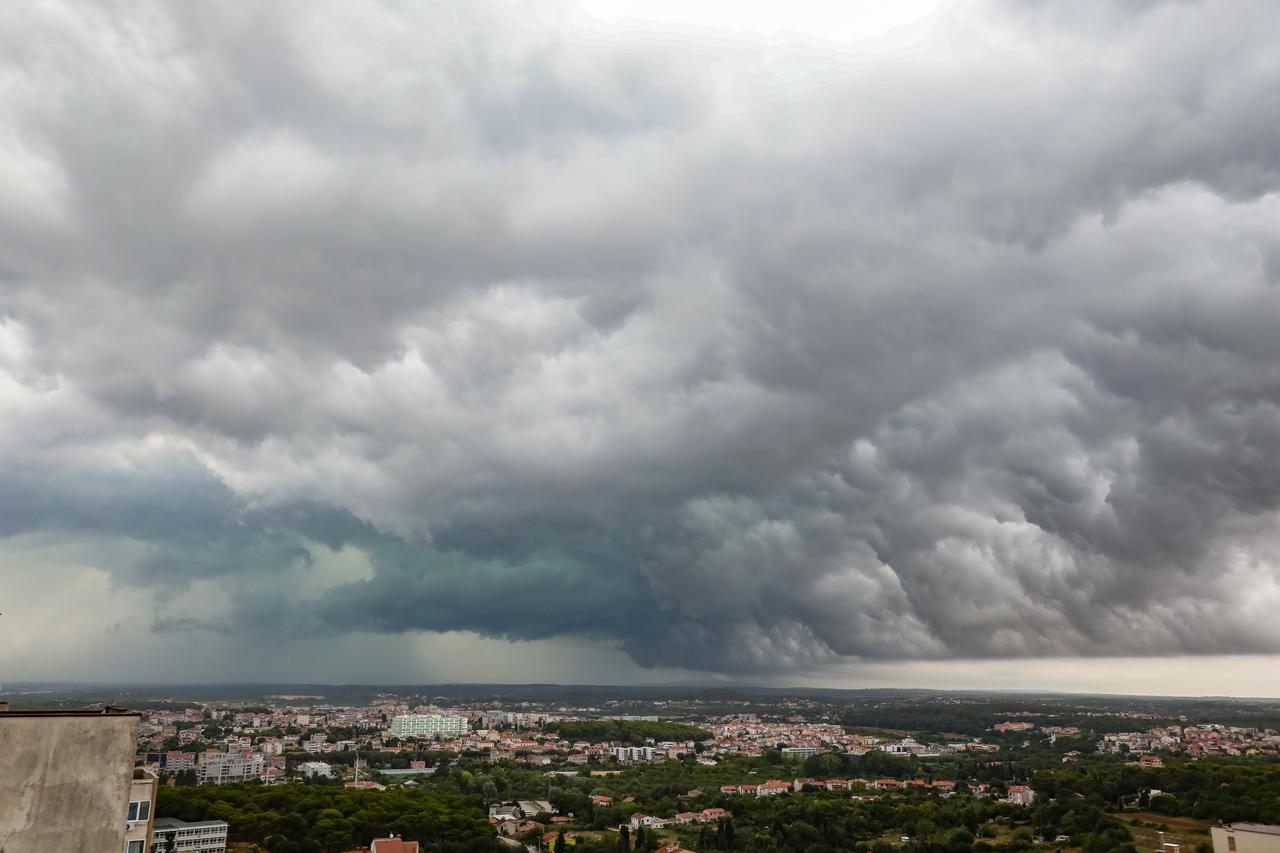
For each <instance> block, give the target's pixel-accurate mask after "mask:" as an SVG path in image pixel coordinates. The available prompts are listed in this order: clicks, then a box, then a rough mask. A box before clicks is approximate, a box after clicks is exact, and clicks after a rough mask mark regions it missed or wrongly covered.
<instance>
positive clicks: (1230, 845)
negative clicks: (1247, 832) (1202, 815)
mask: <svg viewBox="0 0 1280 853" xmlns="http://www.w3.org/2000/svg"><path fill="white" fill-rule="evenodd" d="M1227 849H1228V850H1230V851H1232V853H1235V849H1236V839H1235V836H1233V835H1228V836H1227Z"/></svg>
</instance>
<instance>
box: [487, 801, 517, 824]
mask: <svg viewBox="0 0 1280 853" xmlns="http://www.w3.org/2000/svg"><path fill="white" fill-rule="evenodd" d="M521 816H522V815H521V814H520V807H519V806H517V805H516V804H515V803H503V804H502V805H493V806H489V819H490V820H497V821H504V820H516V819H517V818H519V817H521Z"/></svg>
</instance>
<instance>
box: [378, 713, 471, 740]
mask: <svg viewBox="0 0 1280 853" xmlns="http://www.w3.org/2000/svg"><path fill="white" fill-rule="evenodd" d="M466 731H467V718H466V717H461V716H458V715H456V714H400V715H398V716H395V717H392V718H391V734H393V735H395V736H396V737H401V738H405V737H432V738H440V737H458V736H459V735H462V734H464V733H466Z"/></svg>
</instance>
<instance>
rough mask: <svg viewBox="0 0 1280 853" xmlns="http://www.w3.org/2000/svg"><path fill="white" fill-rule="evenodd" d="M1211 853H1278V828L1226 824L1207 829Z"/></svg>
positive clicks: (1259, 824)
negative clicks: (1210, 842)
mask: <svg viewBox="0 0 1280 853" xmlns="http://www.w3.org/2000/svg"><path fill="white" fill-rule="evenodd" d="M1209 833H1210V834H1211V835H1212V836H1213V853H1280V826H1272V825H1270V824H1266V823H1228V824H1225V825H1223V826H1212V827H1209Z"/></svg>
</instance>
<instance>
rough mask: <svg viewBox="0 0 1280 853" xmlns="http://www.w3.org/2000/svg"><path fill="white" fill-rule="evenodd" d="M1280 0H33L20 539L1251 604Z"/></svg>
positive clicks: (9, 397)
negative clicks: (681, 21) (906, 0)
mask: <svg viewBox="0 0 1280 853" xmlns="http://www.w3.org/2000/svg"><path fill="white" fill-rule="evenodd" d="M1276 27H1277V25H1276V18H1275V8H1274V4H1273V3H1271V2H1270V0H1229V2H1220V3H1213V4H1209V3H1207V2H1195V1H1194V0H1169V2H1143V3H1135V2H1119V0H1116V2H1104V1H1103V0H1087V2H1080V0H1074V2H1066V0H1062V2H1054V1H1053V0H1045V1H1044V2H1037V3H1014V2H1003V0H985V2H962V3H957V4H954V5H952V6H949V7H947V8H946V9H944V10H943V11H942V12H940V13H939V14H938V15H937V16H936V17H935V18H934V19H931V20H930V21H928V22H927V25H920V26H918V27H917V28H916V30H912V31H911V32H908V33H907V34H906V35H905V36H902V34H899V36H902V37H900V38H897V39H890V40H875V39H872V40H868V41H866V42H865V43H863V42H859V43H855V44H834V43H824V42H821V41H818V40H814V39H810V40H805V39H800V38H795V39H782V38H775V39H766V38H764V37H760V38H752V37H747V36H743V35H741V34H739V35H736V36H734V37H732V38H730V37H728V36H725V35H723V34H717V33H715V32H710V31H707V32H702V31H693V30H689V29H687V28H685V29H680V28H674V27H671V28H665V29H664V28H661V27H657V26H639V25H630V26H606V25H604V24H601V23H599V22H594V21H592V20H591V19H589V18H587V17H585V16H584V15H582V14H581V13H579V12H577V11H575V10H574V9H573V8H572V7H570V6H559V5H554V4H546V3H510V2H474V3H467V4H456V3H443V2H441V3H396V2H387V3H378V4H337V3H335V4H319V5H317V4H314V3H302V2H297V3H289V2H281V3H271V4H265V5H257V4H235V3H232V4H218V5H216V6H210V5H194V4H166V3H152V4H146V3H144V4H136V3H128V4H125V3H120V4H116V3H105V2H104V3H99V4H85V3H65V4H60V3H49V4H42V5H41V6H39V7H26V8H20V7H19V6H18V5H17V4H14V6H13V7H11V8H5V9H3V10H0V415H2V417H3V430H0V537H3V538H0V560H3V559H4V548H5V544H4V543H5V542H10V543H13V542H19V541H21V542H23V543H24V547H27V544H26V543H29V542H30V541H32V537H36V538H40V537H44V538H47V539H56V540H58V541H63V542H79V543H83V544H84V546H85V547H86V548H88V549H89V550H90V551H92V552H93V553H94V554H95V555H96V556H95V557H94V558H93V559H94V562H95V564H96V565H97V566H98V567H99V568H101V569H102V570H103V571H107V572H109V573H110V576H111V578H112V581H113V582H114V583H115V584H117V585H119V586H122V587H126V588H130V589H136V590H138V591H140V592H141V593H144V594H149V595H153V596H155V597H156V599H157V600H160V599H163V598H164V597H166V596H170V595H173V594H175V593H176V592H178V591H181V590H182V589H185V588H189V587H190V586H191V585H192V584H197V583H210V582H213V583H217V584H220V585H221V588H222V589H224V590H225V592H226V601H225V602H224V606H222V607H221V608H220V609H216V612H198V613H169V612H166V613H164V614H163V615H160V616H157V617H156V618H155V619H154V620H153V623H152V626H151V629H152V630H153V631H154V632H155V633H156V634H157V635H161V636H165V635H172V634H180V633H190V632H196V633H207V634H210V635H218V634H225V633H227V632H233V631H234V632H250V633H253V634H254V635H255V636H257V635H261V636H264V637H265V636H269V635H272V634H275V635H281V636H290V637H307V636H313V635H314V636H318V635H321V634H324V633H327V632H333V631H335V630H338V631H344V630H358V631H363V632H383V633H388V634H398V633H400V632H405V631H417V630H426V631H470V632H475V633H478V634H480V635H484V636H488V637H503V638H509V639H516V640H541V639H547V638H555V637H565V636H569V637H587V638H595V639H599V640H603V641H607V642H610V643H616V644H617V645H618V646H619V647H620V648H621V649H623V650H624V651H625V652H626V653H627V654H628V655H629V656H630V657H631V658H632V659H633V660H634V661H636V662H637V663H638V664H640V665H642V666H646V667H649V666H653V667H658V666H662V667H680V668H685V669H694V670H702V671H708V672H727V673H776V672H785V671H788V670H790V669H802V670H805V671H815V670H821V669H822V668H823V667H825V666H832V665H837V664H842V663H847V662H850V661H859V660H901V659H947V658H955V657H963V658H1011V657H1070V656H1104V655H1112V656H1119V655H1128V656H1158V655H1177V654H1234V653H1264V652H1267V653H1274V652H1280V626H1278V625H1277V623H1276V621H1275V620H1274V619H1273V618H1271V614H1273V613H1274V612H1275V610H1276V608H1277V607H1280V574H1278V569H1280V566H1278V565H1277V561H1276V554H1277V553H1280V552H1278V551H1277V547H1278V546H1280V533H1278V532H1277V531H1278V530H1280V528H1277V509H1278V508H1280V194H1278V191H1280V136H1278V135H1277V133H1276V128H1280V41H1278V40H1277V39H1276V37H1275V36H1276ZM321 552H324V553H338V552H343V553H348V554H353V555H356V557H357V558H358V561H359V562H361V563H362V565H363V569H362V570H361V571H360V572H357V573H354V574H352V575H350V576H340V577H336V578H335V577H332V576H326V578H325V579H324V580H323V582H322V581H321V580H320V579H318V578H317V580H316V581H315V582H314V583H312V582H310V581H309V580H308V578H309V574H308V573H309V571H310V568H309V567H312V566H314V565H315V563H316V560H317V559H318V558H319V555H320V554H321ZM5 571H6V572H8V573H15V574H16V573H22V572H24V571H28V569H25V568H24V565H23V564H22V563H21V562H20V561H16V560H10V562H9V564H8V567H7V568H6V569H5ZM317 574H320V573H317Z"/></svg>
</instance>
